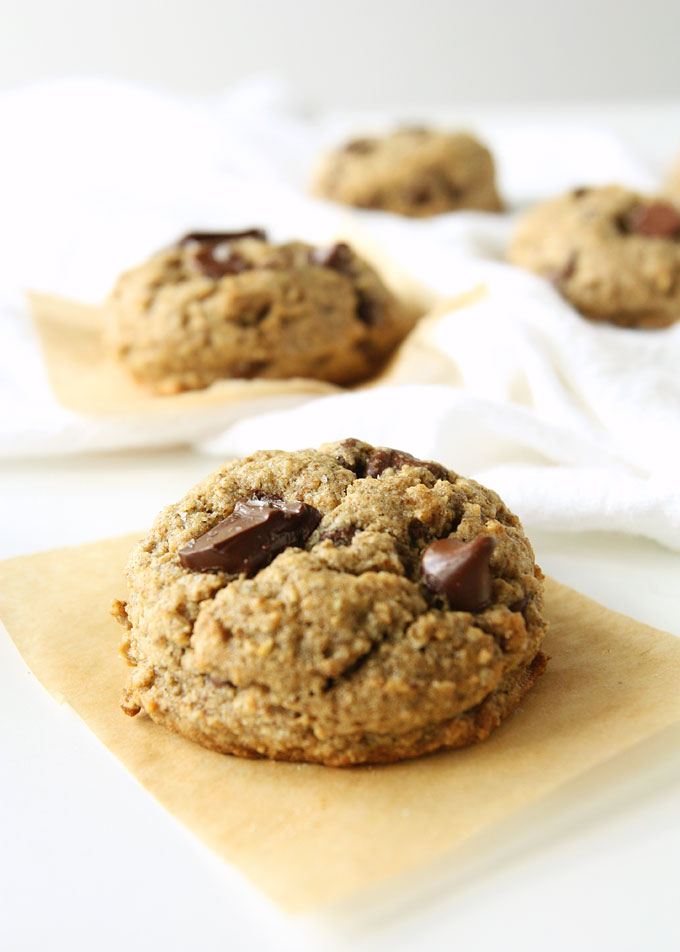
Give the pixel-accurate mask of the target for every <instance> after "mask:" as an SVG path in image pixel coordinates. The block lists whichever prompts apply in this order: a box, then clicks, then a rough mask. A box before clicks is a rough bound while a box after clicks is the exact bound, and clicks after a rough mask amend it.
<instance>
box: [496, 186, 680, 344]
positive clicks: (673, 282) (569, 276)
mask: <svg viewBox="0 0 680 952" xmlns="http://www.w3.org/2000/svg"><path fill="white" fill-rule="evenodd" d="M508 257H509V260H510V261H511V262H512V263H513V264H517V265H520V267H523V268H528V269H529V270H530V271H535V272H536V273H537V274H542V275H544V276H545V277H547V278H548V279H549V280H550V281H552V283H553V284H554V285H555V287H556V288H557V289H558V290H559V291H560V292H561V294H563V295H564V297H565V298H566V299H567V300H568V301H570V302H571V303H572V304H573V305H574V307H575V308H576V309H577V310H578V311H580V312H581V314H583V316H584V317H588V318H590V319H591V320H594V321H609V322H610V323H612V324H618V325H621V326H622V327H666V326H667V325H669V324H672V323H673V322H674V321H677V320H678V319H679V318H680V208H678V207H677V206H675V205H673V204H672V203H670V202H668V201H666V200H661V199H656V198H645V197H644V196H642V195H638V194H637V193H635V192H632V191H630V190H629V189H625V188H621V187H619V186H616V185H609V186H604V187H601V188H577V189H575V190H574V191H571V192H569V193H568V194H566V195H563V196H561V197H560V198H555V199H552V200H551V201H547V202H543V203H542V204H540V205H537V206H536V207H534V208H532V209H530V210H529V211H528V212H527V213H526V214H525V215H524V216H523V218H522V219H521V220H520V222H519V224H518V226H517V230H516V232H515V235H514V237H513V239H512V242H511V244H510V249H509V253H508Z"/></svg>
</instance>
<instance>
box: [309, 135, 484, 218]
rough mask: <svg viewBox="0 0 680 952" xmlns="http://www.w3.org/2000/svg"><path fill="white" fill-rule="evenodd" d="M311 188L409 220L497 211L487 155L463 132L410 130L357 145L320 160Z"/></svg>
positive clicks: (367, 140) (341, 149) (345, 201)
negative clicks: (449, 213)
mask: <svg viewBox="0 0 680 952" xmlns="http://www.w3.org/2000/svg"><path fill="white" fill-rule="evenodd" d="M312 188H313V191H314V192H315V193H316V194H317V195H320V196H323V197H325V198H330V199H333V200H334V201H337V202H342V203H343V204H345V205H354V206H357V207H359V208H377V209H382V210H384V211H390V212H395V213H396V214H398V215H407V216H409V217H413V218H424V217H427V216H430V215H439V214H442V213H443V212H451V211H461V210H464V209H479V210H481V211H492V212H495V211H500V210H501V201H500V198H499V197H498V192H497V190H496V184H495V171H494V163H493V159H492V157H491V153H490V152H489V150H488V149H487V148H485V146H483V145H482V144H481V143H480V142H478V141H477V140H476V139H475V138H473V137H472V136H470V135H467V134H466V133H463V132H460V133H453V134H449V133H444V132H437V131H434V130H428V129H420V128H413V129H400V130H397V131H396V132H394V133H392V134H391V135H387V136H383V137H373V138H364V139H355V140H353V141H352V142H348V143H347V144H346V145H345V146H344V147H342V148H340V149H338V150H337V151H335V152H331V153H330V154H329V155H327V156H326V157H325V158H324V159H323V161H322V162H321V164H320V165H319V168H318V170H317V173H316V177H315V180H314V182H313V185H312Z"/></svg>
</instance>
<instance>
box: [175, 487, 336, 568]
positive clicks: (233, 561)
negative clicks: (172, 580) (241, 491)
mask: <svg viewBox="0 0 680 952" xmlns="http://www.w3.org/2000/svg"><path fill="white" fill-rule="evenodd" d="M320 519H321V513H320V512H319V511H318V509H315V508H314V507H313V506H308V505H307V504H306V503H303V502H298V501H297V500H294V501H293V502H285V501H284V500H282V499H273V498H271V497H270V498H266V499H254V498H251V499H247V500H245V502H237V503H236V506H235V507H234V511H233V512H232V514H231V515H230V516H227V518H226V519H223V520H222V521H221V522H218V524H217V525H216V526H213V528H212V529H208V531H207V532H204V533H203V535H200V536H199V537H198V538H197V539H193V540H192V541H191V542H189V544H188V545H186V546H185V547H184V548H183V549H180V552H179V560H180V562H181V563H182V565H183V566H184V568H186V569H193V571H195V572H230V573H233V574H237V575H238V574H240V573H242V572H243V573H245V574H246V575H253V574H254V573H255V572H257V571H258V570H259V569H261V568H262V567H263V566H265V565H267V564H268V563H269V562H271V560H272V559H273V558H274V556H275V555H277V553H279V552H281V550H282V549H285V548H287V547H288V546H290V545H294V546H299V545H302V543H303V542H304V541H305V540H306V539H307V538H308V536H309V535H310V534H311V533H312V532H313V531H314V529H315V528H316V527H317V525H318V524H319V521H320Z"/></svg>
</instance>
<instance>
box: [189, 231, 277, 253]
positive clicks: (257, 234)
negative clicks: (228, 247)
mask: <svg viewBox="0 0 680 952" xmlns="http://www.w3.org/2000/svg"><path fill="white" fill-rule="evenodd" d="M240 238H257V240H258V241H266V240H267V233H266V232H265V231H263V230H262V229H261V228H249V229H247V230H246V231H190V232H189V234H188V235H185V236H184V237H183V238H181V239H180V240H179V242H178V244H179V246H180V247H181V248H183V247H184V246H185V245H193V244H197V245H218V244H222V242H224V241H238V240H239V239H240Z"/></svg>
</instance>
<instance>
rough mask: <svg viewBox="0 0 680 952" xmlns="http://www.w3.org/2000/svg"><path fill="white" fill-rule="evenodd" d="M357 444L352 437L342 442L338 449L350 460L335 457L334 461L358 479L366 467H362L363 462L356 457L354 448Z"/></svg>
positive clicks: (357, 441)
mask: <svg viewBox="0 0 680 952" xmlns="http://www.w3.org/2000/svg"><path fill="white" fill-rule="evenodd" d="M358 443H359V440H356V439H354V437H349V438H348V439H346V440H343V441H342V443H340V444H339V445H338V449H339V450H341V451H342V453H345V454H346V455H347V456H349V457H350V458H349V459H347V458H346V457H345V456H343V455H340V456H336V457H335V459H336V460H337V461H338V463H340V465H341V466H344V468H345V469H348V470H350V472H352V473H354V475H355V476H358V477H359V478H361V477H363V475H364V473H365V471H366V467H365V465H364V460H363V458H362V456H361V454H360V455H359V456H357V455H356V447H357V445H358Z"/></svg>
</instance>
